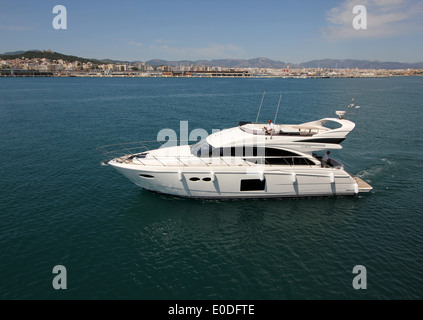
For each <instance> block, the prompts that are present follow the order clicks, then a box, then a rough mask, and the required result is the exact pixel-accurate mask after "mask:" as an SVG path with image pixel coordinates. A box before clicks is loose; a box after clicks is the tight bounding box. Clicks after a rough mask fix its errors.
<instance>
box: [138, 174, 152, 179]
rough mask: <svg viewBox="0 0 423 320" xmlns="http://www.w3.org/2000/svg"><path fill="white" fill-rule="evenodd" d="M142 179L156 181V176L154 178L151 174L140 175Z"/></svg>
mask: <svg viewBox="0 0 423 320" xmlns="http://www.w3.org/2000/svg"><path fill="white" fill-rule="evenodd" d="M140 177H141V178H146V179H154V176H152V175H151V174H144V173H141V174H140Z"/></svg>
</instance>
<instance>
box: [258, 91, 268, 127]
mask: <svg viewBox="0 0 423 320" xmlns="http://www.w3.org/2000/svg"><path fill="white" fill-rule="evenodd" d="M265 93H266V91H263V97H262V98H261V103H260V108H259V111H258V113H257V118H256V123H257V121H258V118H259V115H260V110H261V106H262V104H263V100H264V95H265Z"/></svg>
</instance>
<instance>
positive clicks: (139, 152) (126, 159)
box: [97, 140, 342, 167]
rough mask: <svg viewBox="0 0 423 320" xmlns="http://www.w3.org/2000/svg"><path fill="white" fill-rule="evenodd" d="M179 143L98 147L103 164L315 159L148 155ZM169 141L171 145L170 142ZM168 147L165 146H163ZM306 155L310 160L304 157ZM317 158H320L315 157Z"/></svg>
mask: <svg viewBox="0 0 423 320" xmlns="http://www.w3.org/2000/svg"><path fill="white" fill-rule="evenodd" d="M165 144H166V147H168V146H169V145H170V146H177V145H178V141H172V140H170V141H169V140H167V141H157V140H154V141H136V142H127V143H119V144H113V145H106V146H101V147H98V148H97V151H99V152H100V153H102V154H103V155H104V156H105V158H106V159H105V160H104V161H102V162H101V164H102V165H107V164H108V162H109V161H111V160H115V161H117V162H120V163H134V160H135V161H136V162H135V163H136V164H140V165H147V164H150V165H151V162H150V161H151V159H154V160H155V161H157V163H158V164H160V165H162V166H178V165H179V166H184V167H187V166H189V165H194V164H195V165H205V166H215V165H223V166H231V165H234V164H237V165H246V166H249V167H251V166H257V165H266V166H270V167H273V166H281V165H285V166H291V167H292V166H294V167H295V166H301V167H305V166H308V167H312V166H315V165H316V163H315V162H313V161H312V160H310V159H308V158H304V157H301V156H286V157H281V156H266V157H265V156H248V155H243V156H236V157H232V156H217V155H216V156H210V157H196V156H194V155H189V156H178V155H157V156H155V155H151V154H149V155H147V154H146V153H148V152H149V151H152V150H156V149H160V148H162V147H164V146H165ZM168 144H169V145H168ZM163 150H165V149H163ZM305 159H307V160H305ZM314 160H315V161H316V160H319V159H317V158H314ZM332 161H333V162H335V163H333V164H334V167H339V166H342V164H340V163H339V162H337V161H334V160H332Z"/></svg>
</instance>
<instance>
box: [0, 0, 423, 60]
mask: <svg viewBox="0 0 423 320" xmlns="http://www.w3.org/2000/svg"><path fill="white" fill-rule="evenodd" d="M56 5H63V6H65V8H66V20H67V29H65V30H62V29H59V30H57V29H55V28H54V27H53V26H52V21H53V19H54V18H55V17H56V16H57V13H56V14H55V13H53V8H54V7H55V6H56ZM356 5H361V6H364V7H365V8H366V14H367V16H366V17H367V29H359V30H356V29H354V28H353V19H354V17H355V16H357V15H356V14H354V13H353V9H352V8H353V7H354V6H356ZM422 17H423V1H409V0H384V1H382V0H362V1H354V0H345V1H332V0H325V1H319V2H317V1H301V0H300V1H295V2H289V3H286V2H283V1H260V2H258V1H250V0H248V1H228V0H227V1H220V0H219V1H213V2H212V1H201V2H200V1H185V0H183V1H154V2H145V1H131V0H123V1H120V2H113V3H112V2H101V1H89V2H83V1H76V0H73V1H69V0H67V1H60V2H58V1H57V0H56V1H52V0H46V1H43V2H42V3H36V2H34V1H28V0H18V1H13V2H12V1H2V2H0V21H1V22H0V41H1V43H2V44H1V50H0V53H4V52H11V51H12V52H13V51H19V50H29V49H47V48H51V49H53V50H54V51H57V52H66V53H67V54H72V55H76V56H82V57H87V58H98V59H115V60H127V61H147V60H151V59H163V60H212V59H252V58H256V57H267V58H269V59H273V60H280V61H284V62H287V63H301V62H303V61H309V60H315V59H365V60H379V61H398V62H406V63H415V62H421V61H422V60H423V59H422V56H423V54H422V53H423V41H422V40H423V39H422V38H423V36H422V34H423V33H422V31H423V19H421V18H422Z"/></svg>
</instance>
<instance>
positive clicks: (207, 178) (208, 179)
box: [203, 177, 211, 182]
mask: <svg viewBox="0 0 423 320" xmlns="http://www.w3.org/2000/svg"><path fill="white" fill-rule="evenodd" d="M203 181H206V182H209V181H211V178H209V177H206V178H203Z"/></svg>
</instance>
